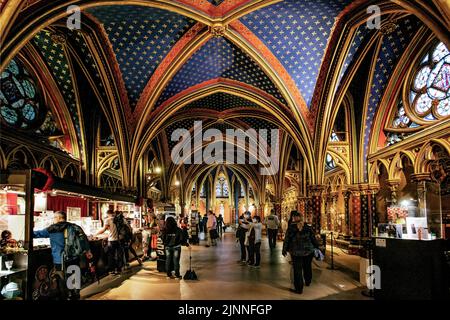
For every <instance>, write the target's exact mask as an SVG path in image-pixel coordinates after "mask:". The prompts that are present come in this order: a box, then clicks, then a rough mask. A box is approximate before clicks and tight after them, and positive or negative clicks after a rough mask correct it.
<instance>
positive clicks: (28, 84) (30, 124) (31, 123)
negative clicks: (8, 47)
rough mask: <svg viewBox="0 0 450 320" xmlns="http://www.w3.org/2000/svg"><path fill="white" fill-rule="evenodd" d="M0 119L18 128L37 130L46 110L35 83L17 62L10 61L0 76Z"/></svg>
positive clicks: (43, 119)
mask: <svg viewBox="0 0 450 320" xmlns="http://www.w3.org/2000/svg"><path fill="white" fill-rule="evenodd" d="M0 80H1V87H0V119H1V120H2V122H4V123H5V124H7V125H9V126H11V127H15V128H20V129H30V128H39V126H40V125H41V124H42V123H43V122H44V121H45V119H46V117H45V115H46V110H45V108H44V107H43V105H42V101H41V96H40V94H39V92H38V90H37V86H36V83H35V81H34V80H33V79H32V77H31V76H30V74H29V73H28V72H27V71H26V70H25V68H24V67H23V66H22V64H21V63H20V62H19V61H16V60H11V62H10V63H9V65H8V67H6V69H5V70H4V71H3V72H2V73H1V75H0Z"/></svg>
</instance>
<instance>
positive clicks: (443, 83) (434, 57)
mask: <svg viewBox="0 0 450 320" xmlns="http://www.w3.org/2000/svg"><path fill="white" fill-rule="evenodd" d="M425 92H426V93H425ZM448 98H450V52H449V50H448V49H447V47H446V46H445V45H444V44H443V43H442V42H441V43H439V44H438V45H437V46H436V47H434V48H433V49H432V50H431V51H430V52H428V53H427V54H426V55H425V57H424V58H423V59H422V62H421V67H420V68H419V70H418V71H417V73H416V74H415V76H414V82H413V85H412V88H411V91H410V93H409V104H411V106H412V108H411V109H412V110H414V111H415V113H417V116H419V117H421V118H422V119H423V120H425V121H435V120H437V119H436V116H437V117H439V118H442V117H447V116H449V115H450V114H449V110H448V101H446V100H447V99H448ZM397 124H398V121H395V120H394V126H395V125H397Z"/></svg>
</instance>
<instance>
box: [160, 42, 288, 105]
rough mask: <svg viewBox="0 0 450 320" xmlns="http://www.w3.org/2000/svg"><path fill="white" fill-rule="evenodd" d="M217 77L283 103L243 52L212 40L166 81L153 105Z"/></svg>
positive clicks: (262, 73) (271, 84)
mask: <svg viewBox="0 0 450 320" xmlns="http://www.w3.org/2000/svg"><path fill="white" fill-rule="evenodd" d="M219 77H221V78H227V79H231V80H236V81H240V82H243V83H246V84H249V85H251V86H253V87H256V88H259V89H261V90H263V91H265V92H267V93H268V94H270V95H272V96H274V97H275V98H276V99H278V100H279V101H280V102H282V103H283V104H286V101H285V100H284V98H283V97H282V95H281V93H280V91H279V90H278V89H277V88H276V87H275V85H274V84H273V83H272V81H271V80H270V79H269V78H268V76H267V75H266V74H265V73H264V72H263V71H262V70H261V69H260V68H259V66H258V65H257V64H256V63H255V62H254V61H253V60H252V59H251V58H250V57H249V56H248V55H247V54H246V53H244V52H242V50H240V49H239V48H238V47H236V46H235V45H234V44H232V43H231V42H230V41H228V40H227V39H224V38H212V39H210V40H209V41H208V42H207V43H206V44H204V45H203V46H202V47H201V48H200V49H199V50H198V51H197V52H195V53H194V54H193V55H192V57H191V58H189V59H188V60H187V61H186V63H185V64H184V65H183V66H182V67H181V69H180V70H179V71H178V72H177V74H176V75H175V76H174V77H173V79H172V80H170V82H169V84H168V85H167V86H166V88H165V89H164V91H163V93H162V94H161V96H160V97H159V99H158V102H157V103H156V105H157V106H159V105H160V104H161V103H163V102H164V101H166V100H167V99H169V98H171V97H173V96H174V95H176V94H177V93H180V92H182V91H183V90H186V89H188V88H190V87H192V86H194V85H197V84H200V83H202V82H205V81H208V80H211V79H216V78H219Z"/></svg>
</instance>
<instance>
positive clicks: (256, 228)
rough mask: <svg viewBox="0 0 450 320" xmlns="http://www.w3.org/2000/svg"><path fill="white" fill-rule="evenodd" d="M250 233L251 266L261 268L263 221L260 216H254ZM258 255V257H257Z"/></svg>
mask: <svg viewBox="0 0 450 320" xmlns="http://www.w3.org/2000/svg"><path fill="white" fill-rule="evenodd" d="M248 234H249V236H248V237H249V247H250V250H249V251H250V258H249V264H248V265H249V266H252V267H255V268H259V266H260V263H261V235H262V223H261V218H260V217H259V216H254V217H253V219H252V224H251V226H250V229H249V231H248ZM255 257H256V259H255Z"/></svg>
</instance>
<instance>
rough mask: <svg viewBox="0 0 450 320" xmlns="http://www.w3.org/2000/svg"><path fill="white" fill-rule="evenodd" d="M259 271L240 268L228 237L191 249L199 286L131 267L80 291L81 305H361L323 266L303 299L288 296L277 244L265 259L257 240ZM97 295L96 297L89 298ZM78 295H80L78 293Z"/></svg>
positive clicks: (185, 262) (316, 267)
mask: <svg viewBox="0 0 450 320" xmlns="http://www.w3.org/2000/svg"><path fill="white" fill-rule="evenodd" d="M261 251H262V263H261V268H260V269H253V268H250V267H247V266H241V265H239V264H238V263H236V261H237V260H238V259H239V248H238V245H237V243H236V242H235V239H234V235H233V234H232V233H229V234H225V236H224V238H223V240H222V241H221V242H219V243H218V246H217V247H210V248H206V247H205V246H204V244H203V243H202V245H201V246H192V265H193V269H194V270H195V272H196V273H197V275H198V277H199V281H185V280H174V279H166V274H165V273H159V272H158V271H157V270H156V263H155V262H147V263H145V264H144V266H143V267H142V268H140V267H134V268H133V270H132V272H130V274H129V275H128V276H125V277H120V278H116V279H113V278H110V277H108V278H107V279H104V280H103V281H102V283H101V285H100V286H101V287H98V286H97V285H95V286H94V287H91V288H89V289H88V290H84V294H85V295H89V296H88V297H86V298H87V299H94V300H105V299H108V300H109V299H120V300H148V299H150V300H161V299H164V300H166V299H168V300H239V299H244V300H286V299H333V300H335V299H358V300H359V299H366V298H365V297H364V296H363V295H362V294H361V292H362V290H363V288H361V287H360V284H359V283H358V282H357V281H356V280H354V279H352V278H351V276H349V275H348V274H347V273H343V272H342V271H332V270H328V269H327V266H328V265H327V264H326V263H325V262H317V261H314V262H313V282H312V284H311V286H310V287H305V289H304V291H303V294H302V295H298V294H294V293H291V292H290V291H289V288H290V286H291V284H290V264H289V263H288V262H287V261H286V259H285V258H284V257H282V256H281V243H278V248H277V249H276V250H275V251H274V252H273V253H272V254H271V253H270V251H269V250H268V245H267V239H263V245H262V250H261ZM188 268H189V250H188V249H187V248H185V247H183V250H182V258H181V272H182V274H184V273H185V272H186V270H187V269H188ZM94 290H95V291H97V292H100V293H97V294H92V292H94ZM82 294H83V292H82Z"/></svg>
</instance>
